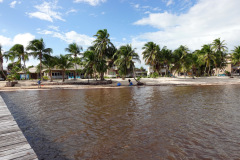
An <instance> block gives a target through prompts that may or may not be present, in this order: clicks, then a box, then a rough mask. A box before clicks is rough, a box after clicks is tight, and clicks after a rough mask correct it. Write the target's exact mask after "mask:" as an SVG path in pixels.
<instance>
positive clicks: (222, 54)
mask: <svg viewBox="0 0 240 160" xmlns="http://www.w3.org/2000/svg"><path fill="white" fill-rule="evenodd" d="M212 48H213V51H214V52H215V57H216V59H215V66H216V69H217V70H218V73H219V69H223V68H224V67H225V66H226V59H227V53H226V52H227V50H228V48H227V46H226V43H225V41H224V40H223V41H221V40H220V38H218V39H215V40H214V41H213V43H212Z"/></svg>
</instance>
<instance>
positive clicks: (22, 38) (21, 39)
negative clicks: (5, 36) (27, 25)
mask: <svg viewBox="0 0 240 160" xmlns="http://www.w3.org/2000/svg"><path fill="white" fill-rule="evenodd" d="M33 39H35V36H34V35H32V34H31V33H24V34H17V35H16V36H15V37H14V38H13V44H22V45H23V46H24V47H26V46H27V45H28V43H29V41H31V40H33Z"/></svg>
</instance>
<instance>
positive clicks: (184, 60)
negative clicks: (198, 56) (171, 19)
mask: <svg viewBox="0 0 240 160" xmlns="http://www.w3.org/2000/svg"><path fill="white" fill-rule="evenodd" d="M189 52H190V51H189V49H188V48H187V47H186V46H182V45H181V46H180V47H179V48H177V49H176V50H174V52H173V57H174V69H175V70H176V71H181V72H184V75H185V77H186V73H187V71H189V69H190V68H191V56H190V53H189Z"/></svg>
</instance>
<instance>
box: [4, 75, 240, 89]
mask: <svg viewBox="0 0 240 160" xmlns="http://www.w3.org/2000/svg"><path fill="white" fill-rule="evenodd" d="M130 79H131V81H132V82H133V86H137V82H136V81H135V80H134V79H133V78H130ZM111 80H112V84H106V85H75V84H73V85H69V84H66V85H65V84H64V83H63V84H61V85H51V83H61V82H62V81H61V80H54V81H53V82H49V81H43V82H42V85H41V90H44V89H47V90H48V89H94V88H113V87H119V86H117V83H118V82H120V83H121V86H120V87H128V86H129V82H128V79H127V78H126V79H125V80H122V79H121V78H118V79H111ZM140 81H141V82H143V83H144V85H145V86H164V85H178V86H179V85H238V84H240V77H234V78H230V77H199V78H198V77H197V78H195V79H193V78H189V77H187V78H184V77H180V78H165V77H161V78H142V79H141V80H140ZM76 82H83V83H87V82H88V80H87V79H77V80H66V82H65V83H76ZM95 82H96V81H95V80H90V83H95ZM5 85H6V81H0V91H15V90H28V89H31V90H32V89H39V88H38V86H37V80H21V81H18V84H16V85H15V87H5Z"/></svg>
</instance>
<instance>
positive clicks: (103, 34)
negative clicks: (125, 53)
mask: <svg viewBox="0 0 240 160" xmlns="http://www.w3.org/2000/svg"><path fill="white" fill-rule="evenodd" d="M109 36H110V35H109V33H108V32H107V29H103V30H98V31H97V34H96V35H94V37H96V40H95V41H94V42H93V43H94V49H95V51H96V53H97V61H98V66H97V71H98V72H99V73H100V79H101V80H104V73H105V72H106V71H107V69H108V66H107V58H108V57H107V55H108V53H109V50H111V49H112V48H111V47H112V46H114V45H113V44H112V43H111V41H110V38H109Z"/></svg>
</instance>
